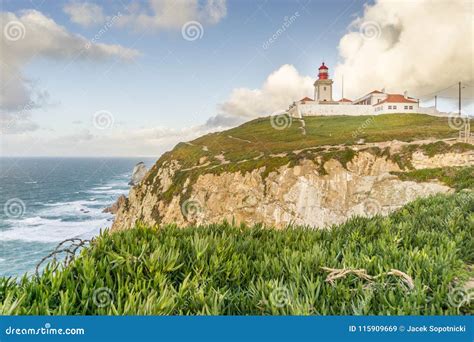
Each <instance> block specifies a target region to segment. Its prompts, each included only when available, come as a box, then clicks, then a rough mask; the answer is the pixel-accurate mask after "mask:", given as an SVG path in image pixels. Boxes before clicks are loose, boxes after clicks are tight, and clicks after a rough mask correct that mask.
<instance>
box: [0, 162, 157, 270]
mask: <svg viewBox="0 0 474 342" xmlns="http://www.w3.org/2000/svg"><path fill="white" fill-rule="evenodd" d="M140 161H143V162H144V163H145V165H146V166H147V167H148V168H149V167H151V166H152V165H153V163H154V161H155V160H154V159H143V158H6V157H5V158H4V157H2V158H0V276H21V275H23V274H24V273H29V274H31V273H32V272H34V270H35V267H36V264H37V263H38V262H39V261H40V260H41V259H42V258H43V257H44V256H46V255H47V254H49V253H50V252H51V251H52V250H53V249H54V248H55V247H56V245H57V244H58V243H59V242H61V241H63V240H65V239H68V238H73V237H79V238H83V239H90V238H91V237H93V236H96V235H97V234H99V232H100V230H101V229H104V228H107V227H110V226H111V224H112V221H113V215H112V214H108V213H103V212H102V210H103V209H104V208H106V207H108V206H110V205H111V204H112V203H114V202H115V200H116V199H117V198H118V197H119V196H120V195H122V194H125V195H127V194H128V191H129V189H130V186H129V185H128V182H129V180H130V177H131V174H132V170H133V167H134V166H135V164H136V163H138V162H140Z"/></svg>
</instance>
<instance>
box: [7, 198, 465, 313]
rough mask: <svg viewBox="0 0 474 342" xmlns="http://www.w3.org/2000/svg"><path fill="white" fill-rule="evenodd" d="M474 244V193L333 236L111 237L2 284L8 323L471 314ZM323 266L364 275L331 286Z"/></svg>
mask: <svg viewBox="0 0 474 342" xmlns="http://www.w3.org/2000/svg"><path fill="white" fill-rule="evenodd" d="M473 236H474V196H473V194H472V193H466V192H460V193H457V194H454V195H450V196H441V195H440V196H436V197H431V198H427V199H423V200H418V201H416V202H413V203H411V204H409V205H407V206H405V207H404V208H402V209H400V210H399V211H397V212H395V213H393V214H391V215H390V216H388V217H374V218H372V219H367V218H354V219H352V220H350V221H349V222H347V223H345V224H342V225H340V226H335V227H333V228H332V229H328V230H309V229H304V228H301V227H300V228H298V229H292V228H288V229H284V230H273V229H264V228H260V227H253V228H248V227H234V226H232V225H229V224H225V223H224V224H221V225H211V226H207V227H191V228H187V229H180V228H177V227H173V226H167V227H160V228H158V227H156V228H150V227H137V228H136V229H131V230H127V231H121V232H117V233H113V234H112V233H109V232H104V233H102V234H101V236H100V237H98V238H97V239H95V240H94V241H93V242H92V244H91V246H90V247H89V248H87V249H84V250H83V251H82V253H81V254H80V256H79V257H78V258H76V259H75V260H74V261H73V263H72V264H70V265H69V266H68V267H66V268H64V269H60V270H57V271H53V266H52V265H50V266H48V267H47V268H46V270H45V271H44V273H43V274H42V275H41V276H39V277H32V278H26V277H24V278H23V279H21V280H19V281H18V282H15V280H14V279H8V278H3V279H0V314H28V315H38V314H46V315H50V314H55V315H76V314H87V315H95V314H129V315H136V314H145V315H151V314H154V315H161V314H191V315H194V314H216V315H217V314H225V315H227V314H231V315H267V314H297V315H300V314H301V315H308V314H314V315H352V314H376V315H380V314H390V315H395V314H405V315H408V314H410V315H418V314H422V315H438V314H439V315H441V314H447V315H454V314H466V313H472V312H473V311H472V310H473V307H472V306H470V305H469V301H468V300H467V298H468V295H467V294H466V293H465V292H464V291H465V290H462V288H460V286H461V285H462V283H463V281H465V280H466V279H467V278H468V277H469V274H468V269H467V265H469V264H472V263H473V262H474V241H473ZM323 267H329V268H333V269H346V270H352V269H358V270H359V271H357V274H352V273H349V274H346V275H345V276H343V277H341V278H339V279H334V281H333V282H332V283H331V282H328V281H326V280H327V276H328V272H326V271H325V270H324V269H323ZM393 269H395V270H398V271H402V272H404V273H406V274H407V276H408V277H409V278H407V277H404V276H403V275H401V274H400V273H398V272H397V271H393ZM369 277H370V278H369Z"/></svg>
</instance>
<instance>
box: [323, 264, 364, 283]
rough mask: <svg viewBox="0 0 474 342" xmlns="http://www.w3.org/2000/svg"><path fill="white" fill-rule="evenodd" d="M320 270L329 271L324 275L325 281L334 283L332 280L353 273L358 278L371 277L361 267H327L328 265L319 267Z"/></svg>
mask: <svg viewBox="0 0 474 342" xmlns="http://www.w3.org/2000/svg"><path fill="white" fill-rule="evenodd" d="M321 269H322V270H324V271H326V272H330V273H329V274H328V276H327V277H326V281H327V282H328V283H331V284H334V280H336V279H339V278H345V277H346V276H347V275H348V274H354V275H356V276H357V277H359V278H362V279H365V280H368V281H372V277H371V276H370V275H368V274H367V271H366V270H365V269H363V268H361V269H353V268H342V269H338V268H329V267H321Z"/></svg>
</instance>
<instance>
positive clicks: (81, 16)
mask: <svg viewBox="0 0 474 342" xmlns="http://www.w3.org/2000/svg"><path fill="white" fill-rule="evenodd" d="M473 6H474V5H473V2H472V1H470V0H418V1H415V0H410V1H408V0H398V1H393V0H379V1H363V0H328V1H324V0H292V1H290V0H286V1H284V0H273V1H265V0H252V1H251V0H241V1H237V0H234V1H231V0H228V1H226V0H187V1H181V0H146V1H145V0H143V1H127V0H122V1H112V0H103V1H96V2H94V1H93V0H91V1H87V2H86V1H81V0H72V1H45V0H25V1H22V0H3V2H2V8H1V13H0V19H1V32H0V33H1V34H2V40H1V45H0V68H1V69H0V70H1V84H0V86H1V92H0V144H1V145H0V152H1V155H5V156H153V157H158V156H159V155H160V154H161V153H162V152H164V151H165V150H167V149H169V148H171V147H172V146H173V145H174V144H176V143H177V142H179V141H183V140H189V139H192V138H194V137H196V136H198V135H201V134H204V133H206V132H210V131H213V130H219V129H224V128H228V127H232V126H235V125H237V124H238V123H241V122H244V121H245V120H249V119H252V118H255V117H258V116H265V115H270V114H271V113H272V112H275V111H279V110H284V109H286V107H287V106H288V105H289V104H290V103H291V102H292V101H294V100H297V99H299V98H302V97H304V96H310V97H312V83H313V82H314V78H315V75H316V72H317V68H318V67H319V65H320V63H321V62H322V61H325V62H326V64H327V65H328V66H329V67H330V74H331V76H332V77H333V79H334V81H335V85H334V87H335V88H334V96H335V98H336V99H338V98H339V97H340V95H341V91H340V90H341V79H342V76H344V96H345V97H349V98H351V99H353V98H357V97H358V96H361V95H363V94H364V93H365V92H367V91H371V90H373V89H381V88H386V90H388V91H391V92H399V93H402V92H403V91H405V90H407V91H409V93H410V95H411V96H415V97H420V98H421V100H422V104H424V105H427V106H428V105H432V104H433V96H434V94H438V96H439V98H440V101H439V103H440V104H441V107H442V109H444V110H447V111H449V110H453V109H455V107H456V105H457V99H456V98H455V97H456V96H457V88H456V87H457V82H459V81H462V84H463V85H465V87H466V88H463V94H464V95H463V97H464V98H463V103H464V104H466V107H465V110H466V111H469V110H472V97H474V94H473V89H474V88H473V87H472V86H474V80H473V78H474V77H473V60H474V55H473V49H474V46H473V44H474V43H473V41H474V39H473V38H474V37H473V35H474V33H473V25H474V21H473V18H474V14H473Z"/></svg>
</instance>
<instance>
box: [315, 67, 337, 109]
mask: <svg viewBox="0 0 474 342" xmlns="http://www.w3.org/2000/svg"><path fill="white" fill-rule="evenodd" d="M332 83H333V82H332V80H331V79H329V73H328V67H327V66H325V65H324V62H323V64H322V65H321V66H320V67H319V73H318V79H317V80H316V81H315V82H314V100H315V101H318V102H319V103H320V104H324V103H326V104H330V103H334V102H333V100H332Z"/></svg>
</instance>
